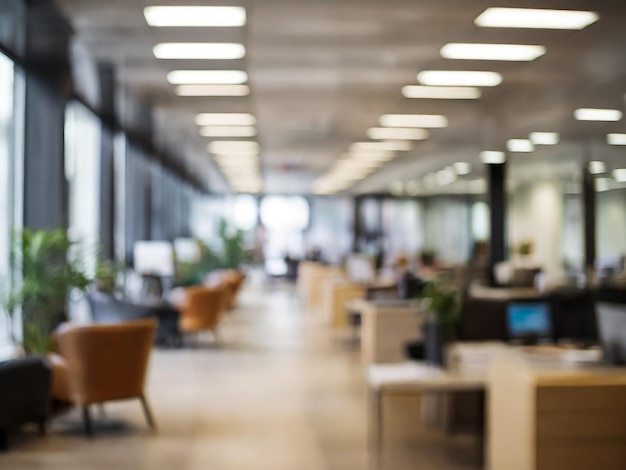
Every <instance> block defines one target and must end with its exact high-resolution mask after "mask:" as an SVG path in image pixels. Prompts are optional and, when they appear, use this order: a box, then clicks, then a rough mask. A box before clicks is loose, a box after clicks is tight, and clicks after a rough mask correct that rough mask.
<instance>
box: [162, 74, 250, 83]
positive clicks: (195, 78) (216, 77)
mask: <svg viewBox="0 0 626 470" xmlns="http://www.w3.org/2000/svg"><path fill="white" fill-rule="evenodd" d="M167 81H168V82H170V83H171V84H173V85H184V84H197V85H239V84H241V83H245V82H246V81H248V74H247V73H246V72H244V71H243V70H174V71H172V72H170V73H168V74H167Z"/></svg>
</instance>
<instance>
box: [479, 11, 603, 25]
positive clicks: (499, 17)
mask: <svg viewBox="0 0 626 470" xmlns="http://www.w3.org/2000/svg"><path fill="white" fill-rule="evenodd" d="M599 18H600V16H599V15H598V14H597V13H595V12H593V11H576V10H548V9H533V8H495V7H493V8H487V9H486V10H485V11H484V12H483V13H482V14H481V15H480V16H479V17H478V18H476V19H475V20H474V23H475V24H476V25H477V26H482V27H485V28H531V29H571V30H580V29H584V28H586V27H587V26H589V25H590V24H592V23H595V22H596V21H598V19H599Z"/></svg>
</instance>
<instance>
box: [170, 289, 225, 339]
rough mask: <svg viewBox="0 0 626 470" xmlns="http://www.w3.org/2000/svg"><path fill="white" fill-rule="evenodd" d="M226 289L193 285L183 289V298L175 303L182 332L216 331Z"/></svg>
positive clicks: (223, 305)
mask: <svg viewBox="0 0 626 470" xmlns="http://www.w3.org/2000/svg"><path fill="white" fill-rule="evenodd" d="M226 295H227V293H226V290H225V288H224V287H223V286H216V287H213V288H209V287H204V286H194V287H189V288H187V289H185V295H184V300H183V301H182V302H181V303H180V304H178V305H177V307H178V309H179V312H180V322H179V328H180V331H181V332H183V333H198V332H200V331H207V330H209V331H212V332H213V333H215V332H216V329H217V327H218V325H219V322H220V320H221V318H222V314H223V313H224V308H225V306H226V305H225V300H226Z"/></svg>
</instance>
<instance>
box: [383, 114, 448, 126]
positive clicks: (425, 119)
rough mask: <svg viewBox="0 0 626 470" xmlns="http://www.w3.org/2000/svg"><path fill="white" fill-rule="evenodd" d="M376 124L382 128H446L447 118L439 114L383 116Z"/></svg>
mask: <svg viewBox="0 0 626 470" xmlns="http://www.w3.org/2000/svg"><path fill="white" fill-rule="evenodd" d="M378 122H379V123H380V125H381V126H384V127H427V128H438V127H448V118H446V117H445V116H442V115H439V114H384V115H382V116H381V117H380V119H379V121H378Z"/></svg>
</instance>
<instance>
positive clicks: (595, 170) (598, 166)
mask: <svg viewBox="0 0 626 470" xmlns="http://www.w3.org/2000/svg"><path fill="white" fill-rule="evenodd" d="M587 168H589V173H591V174H592V175H601V174H602V173H606V163H605V162H602V161H599V160H593V161H591V162H589V165H588V166H587Z"/></svg>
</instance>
